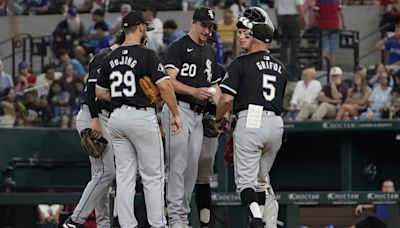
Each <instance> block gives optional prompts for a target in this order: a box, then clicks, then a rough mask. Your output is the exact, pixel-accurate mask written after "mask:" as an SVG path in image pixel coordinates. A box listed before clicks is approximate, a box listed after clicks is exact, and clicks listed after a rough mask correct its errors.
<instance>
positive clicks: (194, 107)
mask: <svg viewBox="0 0 400 228" xmlns="http://www.w3.org/2000/svg"><path fill="white" fill-rule="evenodd" d="M178 105H179V106H182V107H184V108H189V109H190V110H192V111H193V112H195V113H197V114H202V113H204V110H205V107H204V106H201V105H196V104H192V103H188V102H186V101H178Z"/></svg>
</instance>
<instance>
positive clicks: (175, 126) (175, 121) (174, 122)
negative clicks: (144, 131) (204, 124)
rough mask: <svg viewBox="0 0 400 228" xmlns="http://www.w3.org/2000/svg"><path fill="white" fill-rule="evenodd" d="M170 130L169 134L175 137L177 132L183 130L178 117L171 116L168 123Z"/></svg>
mask: <svg viewBox="0 0 400 228" xmlns="http://www.w3.org/2000/svg"><path fill="white" fill-rule="evenodd" d="M170 125H171V126H170V128H171V130H172V132H171V134H172V135H176V134H178V133H179V132H181V130H182V128H183V124H182V120H181V117H180V116H172V118H171V122H170Z"/></svg>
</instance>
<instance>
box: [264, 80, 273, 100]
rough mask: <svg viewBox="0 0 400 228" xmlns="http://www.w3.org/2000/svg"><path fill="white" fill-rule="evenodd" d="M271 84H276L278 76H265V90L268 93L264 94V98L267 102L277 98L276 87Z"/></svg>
mask: <svg viewBox="0 0 400 228" xmlns="http://www.w3.org/2000/svg"><path fill="white" fill-rule="evenodd" d="M271 82H276V76H274V75H269V74H263V88H264V89H266V91H264V92H263V95H264V98H265V100H267V101H272V100H273V99H274V98H275V92H276V89H275V86H274V84H272V83H271Z"/></svg>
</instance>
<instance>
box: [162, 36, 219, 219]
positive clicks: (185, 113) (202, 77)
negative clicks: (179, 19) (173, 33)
mask: <svg viewBox="0 0 400 228" xmlns="http://www.w3.org/2000/svg"><path fill="white" fill-rule="evenodd" d="M164 63H165V68H173V69H176V70H177V71H178V75H177V77H176V80H178V81H180V82H181V83H184V84H185V85H188V86H191V87H195V88H200V87H208V86H210V85H212V84H215V83H217V82H218V81H219V80H220V78H219V76H218V68H217V64H216V61H215V54H214V51H213V49H212V47H211V46H210V45H208V44H205V45H204V46H200V45H198V44H196V43H195V42H194V41H193V40H192V39H191V38H190V37H189V36H188V35H186V36H184V37H182V38H180V39H179V40H177V41H176V42H174V43H172V44H171V45H170V46H169V47H168V50H167V52H166V56H165V61H164ZM176 97H177V100H178V109H179V113H180V115H181V119H182V123H183V124H184V125H183V129H182V131H181V132H180V133H179V134H178V135H174V136H171V134H170V130H169V120H170V118H171V115H172V114H171V112H170V110H169V109H168V107H167V106H166V105H164V108H163V112H162V116H161V121H162V125H163V127H164V129H165V142H166V144H165V145H166V147H165V148H166V165H167V189H166V191H167V192H166V199H167V204H168V205H167V211H168V218H169V224H170V225H173V224H175V223H181V224H183V225H187V224H188V223H189V222H188V215H189V213H190V205H189V204H190V201H191V197H192V192H193V189H194V186H195V183H196V179H197V171H198V163H199V156H200V152H201V146H202V142H203V124H202V117H203V114H202V112H203V110H204V107H205V105H206V102H207V101H204V100H198V99H196V98H194V97H192V96H190V95H187V94H180V93H177V94H176Z"/></svg>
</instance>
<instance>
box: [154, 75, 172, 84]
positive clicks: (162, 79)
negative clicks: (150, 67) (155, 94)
mask: <svg viewBox="0 0 400 228" xmlns="http://www.w3.org/2000/svg"><path fill="white" fill-rule="evenodd" d="M169 78H170V77H169V76H164V77H162V78H160V79H158V80H157V81H156V82H155V84H158V83H159V82H161V81H164V80H166V79H169Z"/></svg>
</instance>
